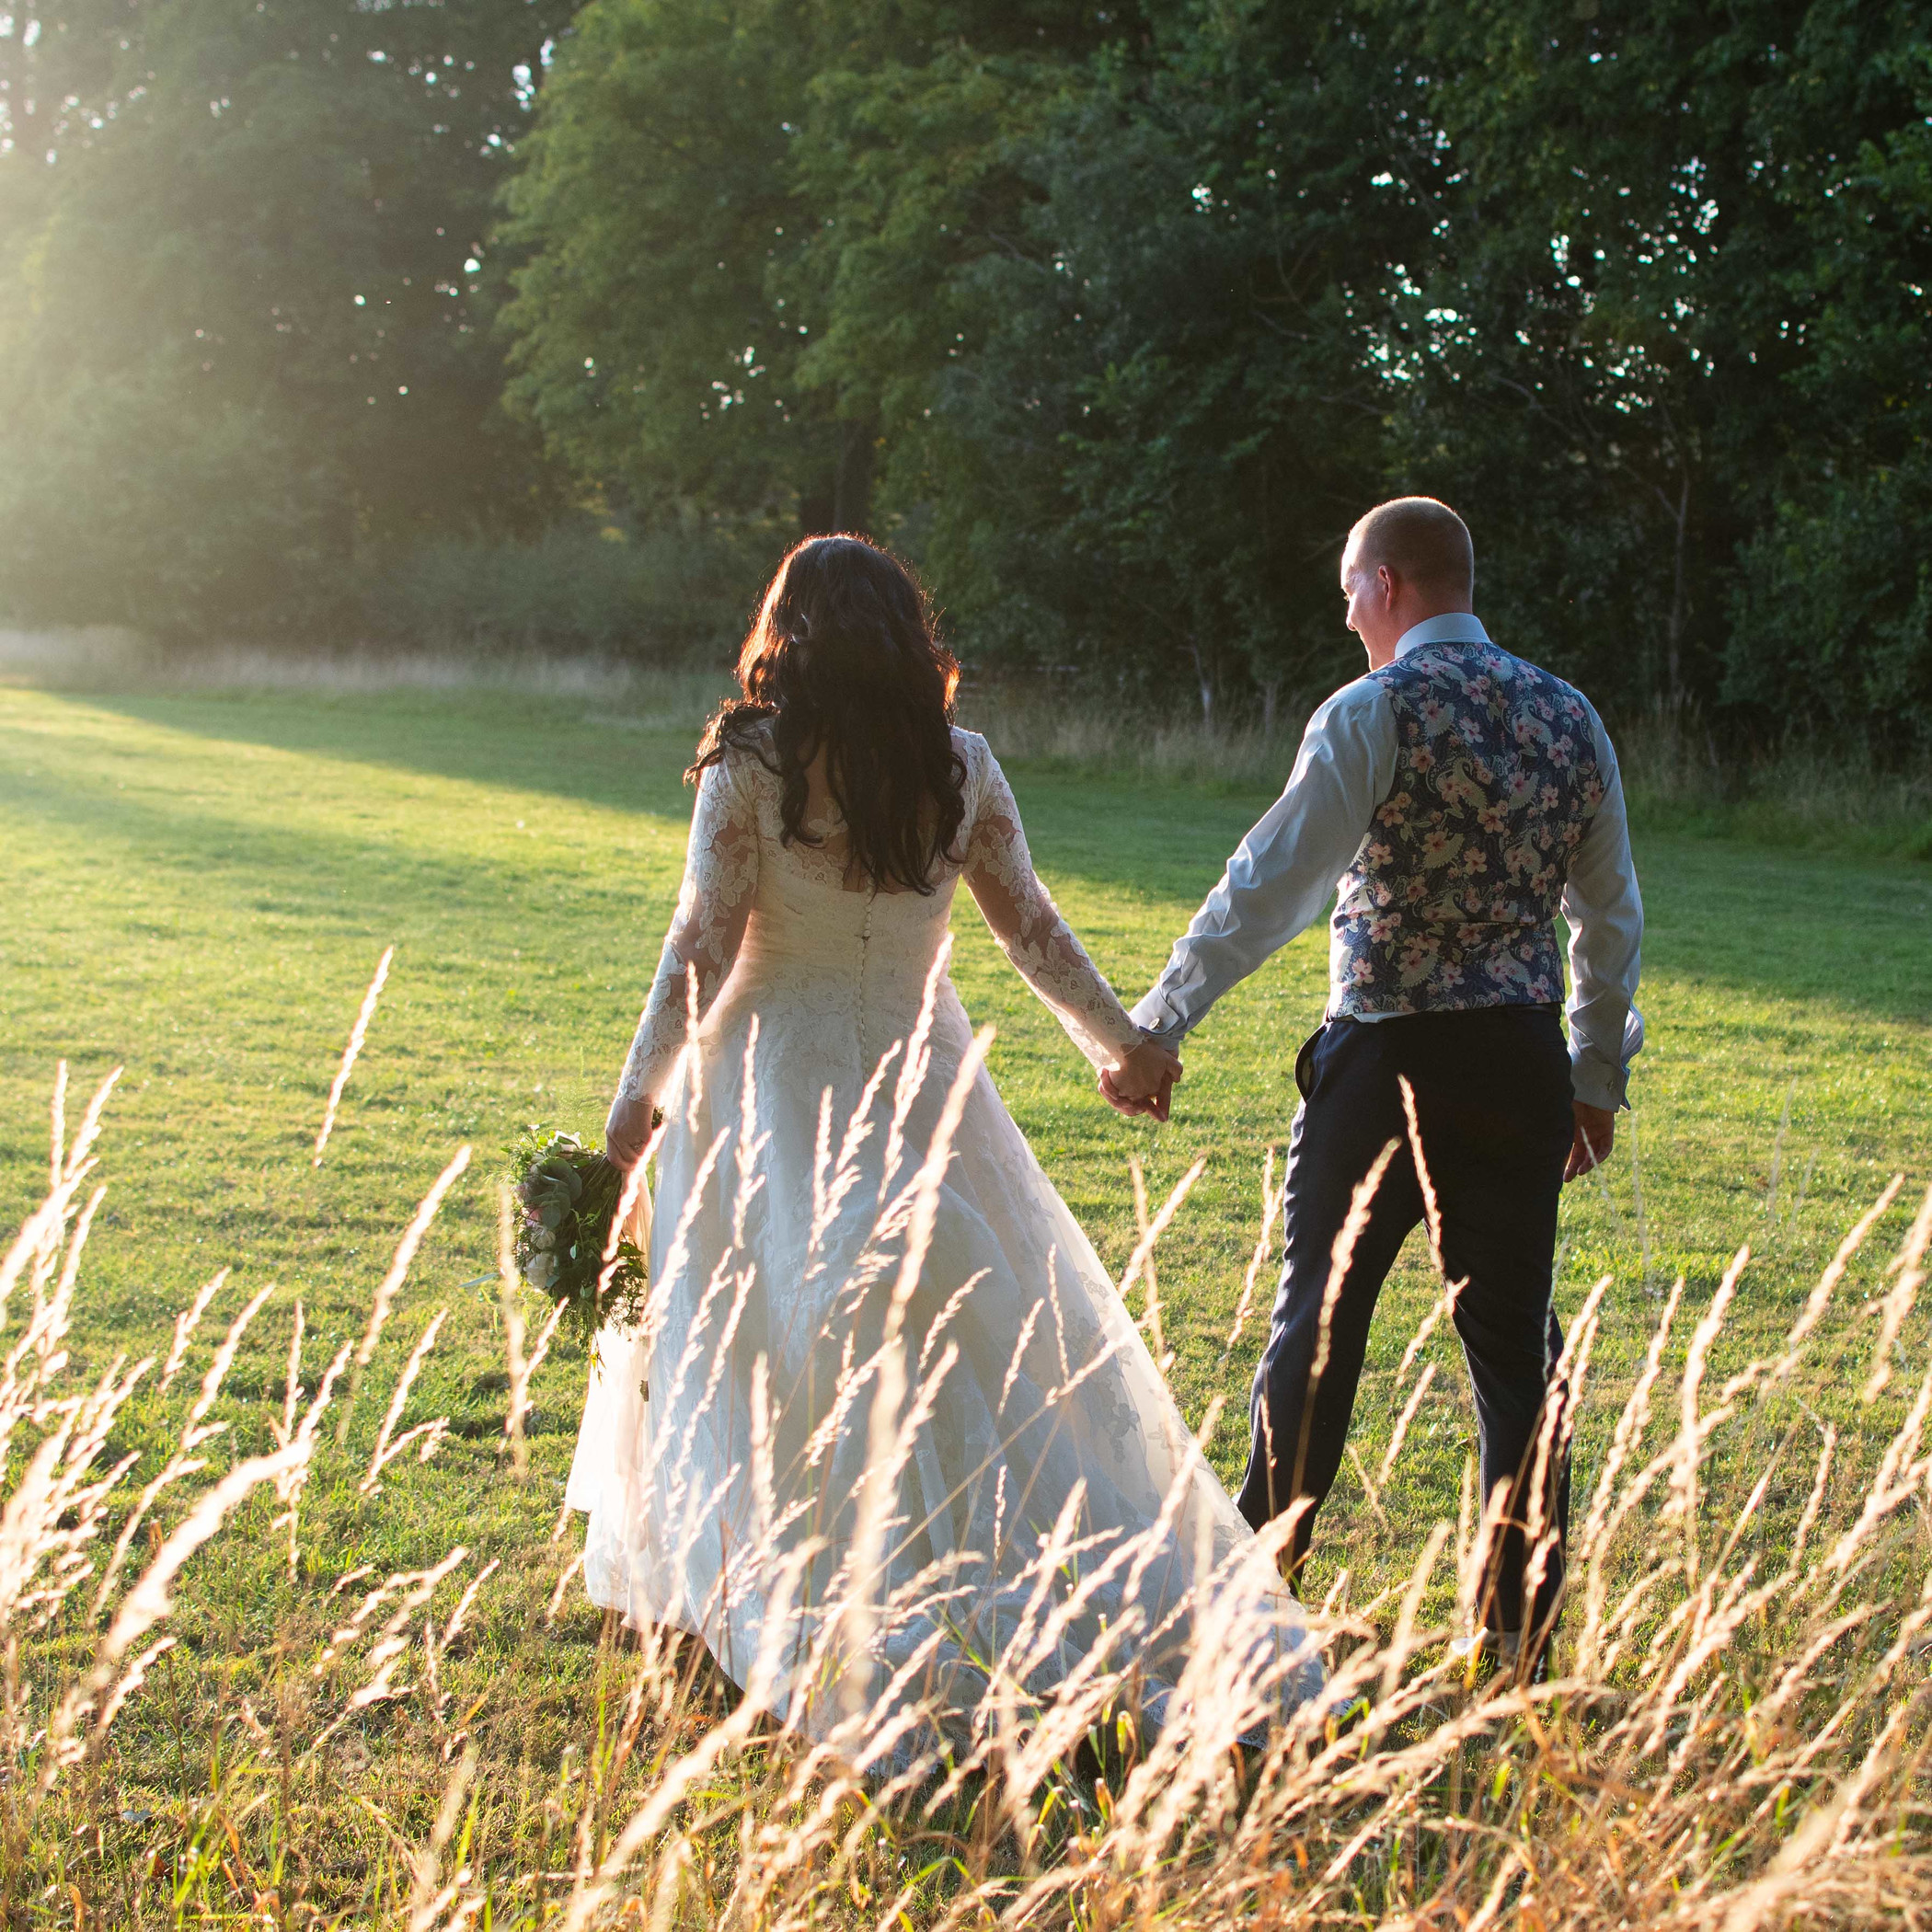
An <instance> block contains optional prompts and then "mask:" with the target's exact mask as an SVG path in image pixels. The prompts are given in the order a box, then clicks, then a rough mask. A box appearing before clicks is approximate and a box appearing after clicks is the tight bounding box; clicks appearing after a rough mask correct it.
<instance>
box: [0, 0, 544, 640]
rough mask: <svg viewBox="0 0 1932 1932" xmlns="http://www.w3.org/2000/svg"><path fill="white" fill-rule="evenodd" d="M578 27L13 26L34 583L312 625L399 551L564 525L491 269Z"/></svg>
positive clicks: (24, 543)
mask: <svg viewBox="0 0 1932 1932" xmlns="http://www.w3.org/2000/svg"><path fill="white" fill-rule="evenodd" d="M562 17H564V16H563V15H562V13H561V11H559V12H558V13H557V14H554V15H552V16H550V17H549V18H548V19H546V15H545V13H544V10H543V0H458V4H452V5H442V6H401V7H395V8H382V9H378V8H373V7H367V6H359V5H357V4H355V0H261V4H259V5H258V4H257V0H159V4H157V5H155V6H147V7H143V8H140V9H133V8H129V7H126V6H118V5H112V4H110V0H73V5H72V6H71V9H70V11H69V12H68V13H67V14H66V15H65V16H64V17H62V18H60V19H56V20H48V19H35V18H29V20H28V21H26V22H25V29H26V30H25V31H16V32H15V33H14V34H13V35H11V36H10V37H9V41H10V43H11V45H10V51H11V52H13V54H14V56H15V64H14V66H13V68H12V69H11V70H10V72H9V73H8V75H7V92H6V97H5V98H6V111H7V116H8V128H7V133H8V137H9V140H10V146H9V147H8V148H7V149H6V151H5V152H4V153H0V178H4V184H5V187H4V190H0V192H5V206H6V213H5V215H4V216H0V224H4V225H0V257H4V261H5V266H6V277H5V281H4V283H0V544H4V546H5V549H4V552H0V556H4V570H5V578H6V587H7V591H8V592H9V595H10V599H11V601H13V602H14V603H16V604H18V605H24V606H26V607H28V608H29V609H30V610H32V611H34V612H35V613H36V614H39V615H56V616H76V617H102V616H107V617H113V618H119V619H121V620H122V621H125V622H130V623H135V624H144V625H148V626H153V627H164V628H180V629H189V628H201V627H215V628H223V629H229V630H236V629H245V628H246V629H252V630H257V631H259V630H264V629H266V630H268V631H270V632H273V631H275V630H278V629H284V628H289V627H296V628H304V627H307V628H313V627H316V626H317V625H318V624H326V623H327V622H328V620H329V619H330V618H331V617H333V616H335V615H338V614H339V611H340V610H341V608H342V604H343V599H344V595H345V592H347V590H348V588H349V586H350V584H351V581H353V579H354V577H355V574H356V572H357V571H358V570H359V569H362V568H364V567H365V566H366V564H367V561H368V559H369V558H370V557H371V556H372V554H380V553H381V552H382V551H383V550H384V549H385V547H393V546H398V545H407V544H409V543H411V542H415V541H420V540H423V539H425V538H428V537H430V536H433V535H440V534H443V533H445V532H449V531H453V530H466V529H470V528H474V527H477V526H479V525H481V526H487V525H491V524H496V523H505V522H509V523H515V522H516V521H518V520H519V519H523V520H528V519H530V518H532V517H533V516H534V517H535V518H536V519H537V520H539V521H540V520H541V519H542V518H543V517H544V516H545V515H546V514H547V513H548V510H549V508H550V504H549V500H548V497H547V495H546V492H547V491H548V489H549V485H548V484H547V482H546V478H545V477H544V473H543V471H542V469H541V466H538V465H536V464H535V462H534V461H533V453H532V452H530V451H529V450H527V449H525V448H523V447H520V439H519V438H518V437H517V436H516V435H514V434H505V433H503V425H502V420H501V417H500V410H499V408H498V398H499V392H500V385H501V380H502V367H501V364H502V356H501V351H500V346H498V345H496V344H495V343H493V342H492V340H491V339H490V335H489V316H490V313H491V307H492V304H491V299H490V293H489V282H488V279H487V277H486V276H485V275H484V274H483V273H482V272H481V271H482V263H483V258H484V255H485V252H486V251H485V242H486V237H487V236H488V234H489V229H490V226H491V224H492V222H493V220H494V202H495V196H496V194H497V191H498V188H499V185H500V180H501V178H502V177H503V176H504V174H505V173H506V172H507V168H506V163H507V160H508V156H509V152H510V144H511V140H512V137H513V135H514V134H515V132H517V131H518V128H519V126H520V123H521V122H522V121H523V118H524V110H523V107H522V106H521V104H520V101H519V85H518V80H517V73H516V70H517V69H518V67H519V66H520V65H521V66H523V68H524V69H525V71H526V73H527V71H528V70H529V68H531V67H532V66H534V65H535V63H536V62H537V61H538V58H539V49H540V47H541V45H542V43H543V41H544V40H545V39H546V34H547V33H548V31H549V29H550V28H551V26H553V25H557V24H561V19H562ZM14 24H16V26H17V27H18V26H19V24H20V23H14ZM29 32H32V33H33V35H34V44H33V46H32V47H31V48H29V47H27V46H25V45H24V42H25V40H26V38H27V34H28V33H29ZM8 44H9V42H0V46H6V45H8ZM83 56H85V58H83ZM50 97H52V98H55V99H58V100H59V101H61V102H62V103H63V105H61V106H60V107H59V108H58V109H54V110H52V111H50V109H49V106H48V101H49V98H50ZM29 106H30V109H31V111H29ZM29 140H30V141H31V142H32V146H31V148H29V145H28V143H29Z"/></svg>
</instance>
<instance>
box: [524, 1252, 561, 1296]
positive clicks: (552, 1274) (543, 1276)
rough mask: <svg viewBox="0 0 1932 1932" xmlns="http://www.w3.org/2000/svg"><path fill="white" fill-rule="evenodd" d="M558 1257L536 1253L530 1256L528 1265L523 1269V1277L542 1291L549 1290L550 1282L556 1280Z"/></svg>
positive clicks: (546, 1291)
mask: <svg viewBox="0 0 1932 1932" xmlns="http://www.w3.org/2000/svg"><path fill="white" fill-rule="evenodd" d="M557 1272H558V1259H557V1257H556V1256H555V1255H554V1254H536V1255H532V1256H531V1257H530V1265H529V1266H528V1267H527V1268H525V1269H524V1270H523V1279H524V1280H525V1281H526V1282H529V1283H530V1285H531V1286H532V1287H533V1288H535V1289H537V1290H539V1291H540V1292H542V1293H545V1294H547V1293H548V1292H549V1288H550V1284H551V1283H552V1282H555V1281H556V1279H557Z"/></svg>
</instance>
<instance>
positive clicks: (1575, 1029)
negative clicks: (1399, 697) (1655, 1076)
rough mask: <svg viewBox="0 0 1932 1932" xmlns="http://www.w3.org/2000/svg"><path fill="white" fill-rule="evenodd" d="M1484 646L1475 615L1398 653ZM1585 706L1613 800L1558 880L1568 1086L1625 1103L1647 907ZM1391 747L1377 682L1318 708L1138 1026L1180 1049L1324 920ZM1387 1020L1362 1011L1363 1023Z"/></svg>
mask: <svg viewBox="0 0 1932 1932" xmlns="http://www.w3.org/2000/svg"><path fill="white" fill-rule="evenodd" d="M1489 641H1490V638H1489V632H1488V631H1486V630H1485V629H1484V628H1483V627H1482V625H1481V623H1480V622H1479V621H1478V619H1477V618H1475V617H1473V616H1470V615H1466V614H1451V615H1445V616H1441V617H1430V618H1427V619H1425V620H1424V621H1423V622H1422V623H1420V624H1418V625H1416V626H1414V627H1412V628H1411V629H1409V630H1407V631H1405V632H1404V633H1403V635H1402V638H1401V641H1400V642H1399V643H1398V644H1397V646H1396V655H1397V657H1398V658H1401V657H1406V656H1408V655H1409V652H1410V651H1412V650H1420V648H1421V647H1422V646H1423V645H1425V644H1487V643H1489ZM1585 708H1586V709H1588V710H1589V718H1590V730H1591V734H1592V736H1593V740H1594V742H1595V745H1596V757H1597V768H1598V770H1599V771H1601V772H1602V774H1603V776H1604V801H1603V803H1602V805H1601V806H1599V807H1598V809H1597V812H1596V816H1595V817H1594V818H1593V819H1592V820H1591V822H1590V826H1589V829H1588V830H1587V831H1586V832H1585V833H1584V834H1583V839H1582V843H1581V845H1578V847H1577V849H1576V852H1575V854H1574V855H1573V856H1572V857H1571V859H1570V877H1569V880H1568V882H1567V883H1566V884H1565V886H1564V888H1563V901H1562V910H1563V917H1564V919H1565V920H1566V921H1567V922H1568V924H1569V926H1570V1007H1569V1013H1570V1081H1571V1085H1572V1087H1574V1089H1575V1092H1576V1097H1577V1098H1578V1099H1579V1100H1581V1101H1584V1102H1586V1103H1587V1104H1588V1105H1590V1106H1592V1107H1604V1108H1616V1107H1620V1106H1622V1105H1624V1104H1625V1100H1624V1088H1625V1083H1626V1079H1627V1074H1628V1069H1629V1063H1630V1060H1631V1058H1632V1057H1633V1056H1634V1055H1635V1054H1636V1052H1638V1050H1639V1048H1640V1047H1641V1046H1642V1045H1643V1016H1642V1015H1641V1014H1640V1013H1639V1012H1638V1010H1637V1006H1636V997H1637V975H1638V965H1639V951H1640V949H1641V947H1642V943H1643V901H1642V899H1641V898H1640V897H1639V893H1638V890H1637V872H1636V868H1635V867H1634V866H1633V865H1632V863H1631V859H1630V831H1629V824H1628V822H1627V816H1626V813H1625V809H1624V786H1623V779H1622V776H1620V775H1619V773H1618V771H1617V768H1616V751H1615V750H1614V749H1613V748H1612V746H1611V743H1610V734H1609V733H1608V732H1607V731H1605V730H1604V724H1603V720H1602V719H1600V718H1599V717H1598V716H1597V715H1596V712H1595V711H1594V710H1593V709H1590V707H1589V706H1588V704H1587V701H1586V705H1585ZM1396 753H1397V739H1396V719H1395V713H1394V712H1393V710H1391V709H1390V707H1389V702H1388V697H1387V696H1386V693H1385V692H1384V690H1383V688H1382V686H1381V685H1380V684H1378V683H1376V681H1375V680H1374V678H1371V677H1361V678H1357V679H1356V681H1355V682H1354V683H1353V684H1344V685H1343V686H1342V688H1341V689H1340V691H1338V692H1336V694H1335V695H1334V696H1332V697H1331V698H1329V699H1328V702H1327V703H1326V704H1324V705H1323V706H1322V707H1321V708H1320V709H1319V710H1317V712H1316V714H1315V716H1314V717H1313V718H1311V719H1309V720H1308V729H1307V730H1305V732H1304V733H1303V734H1302V744H1301V750H1300V752H1299V753H1296V756H1295V760H1294V770H1293V771H1292V772H1291V773H1290V774H1289V776H1288V784H1287V787H1286V788H1285V789H1284V790H1283V791H1282V795H1281V797H1280V798H1279V799H1276V800H1275V801H1274V803H1273V804H1272V805H1271V806H1270V807H1269V809H1268V810H1267V811H1266V812H1264V813H1263V814H1262V816H1261V819H1260V821H1259V823H1258V824H1257V825H1256V826H1255V828H1254V829H1253V831H1251V832H1250V833H1249V834H1248V836H1247V837H1246V838H1244V839H1243V840H1242V841H1241V844H1240V845H1239V846H1238V848H1237V849H1236V852H1235V856H1234V857H1232V858H1231V859H1229V860H1228V862H1227V870H1226V871H1225V872H1224V873H1223V874H1222V875H1221V882H1220V883H1219V884H1218V885H1217V886H1216V887H1215V888H1214V890H1213V891H1212V892H1210V893H1209V894H1208V896H1207V900H1206V903H1204V904H1203V905H1202V908H1201V910H1200V911H1199V912H1198V913H1196V914H1194V918H1193V923H1192V924H1191V925H1190V926H1189V927H1188V929H1187V932H1186V933H1185V934H1184V935H1183V936H1182V937H1181V938H1180V939H1179V941H1178V942H1177V943H1176V945H1175V948H1174V951H1173V954H1172V956H1171V957H1170V958H1169V959H1168V960H1167V970H1166V971H1165V972H1162V974H1161V976H1160V978H1159V980H1158V981H1156V983H1155V986H1154V989H1153V991H1152V992H1150V993H1149V994H1148V995H1147V996H1146V997H1145V998H1144V999H1143V1000H1142V1001H1141V1002H1140V1004H1139V1005H1138V1006H1135V1007H1134V1009H1133V1018H1134V1019H1135V1021H1136V1022H1137V1023H1138V1024H1139V1025H1141V1026H1142V1027H1144V1028H1145V1029H1147V1031H1148V1032H1150V1033H1152V1034H1154V1035H1155V1036H1156V1038H1157V1039H1159V1040H1161V1041H1164V1042H1165V1043H1166V1044H1167V1045H1169V1046H1173V1045H1177V1044H1179V1041H1180V1040H1181V1039H1182V1037H1183V1036H1184V1035H1186V1034H1187V1033H1188V1032H1189V1031H1190V1029H1192V1028H1193V1027H1195V1026H1196V1025H1198V1024H1199V1022H1200V1021H1201V1019H1202V1017H1203V1016H1204V1015H1205V1014H1206V1012H1207V1010H1208V1008H1209V1007H1210V1006H1213V1004H1214V1002H1215V1001H1216V1000H1217V999H1219V998H1220V997H1221V995H1223V994H1224V993H1225V992H1226V991H1227V990H1228V988H1229V987H1230V986H1233V985H1235V984H1236V983H1238V982H1239V981H1241V980H1244V979H1246V978H1247V977H1248V974H1249V973H1250V972H1253V971H1254V970H1255V969H1256V967H1258V966H1259V965H1260V964H1261V962H1262V961H1263V960H1266V959H1268V958H1269V957H1270V955H1271V954H1272V953H1274V952H1276V951H1278V950H1279V949H1281V948H1282V947H1283V946H1285V945H1287V943H1288V942H1289V940H1291V939H1292V938H1294V937H1295V935H1296V934H1297V933H1300V932H1302V931H1303V930H1305V928H1306V927H1308V926H1312V925H1313V924H1314V923H1315V921H1316V920H1317V919H1318V918H1320V916H1321V915H1322V913H1323V912H1324V911H1325V910H1326V909H1327V906H1328V901H1329V899H1330V898H1331V897H1332V896H1333V894H1334V891H1335V887H1336V884H1337V881H1338V880H1340V878H1341V875H1342V874H1343V873H1344V872H1346V871H1347V870H1348V868H1349V867H1350V865H1351V863H1352V862H1353V860H1354V857H1355V853H1356V851H1357V849H1358V848H1359V847H1360V845H1361V844H1362V841H1363V836H1364V835H1365V834H1366V833H1367V831H1368V829H1369V825H1370V822H1371V821H1372V820H1373V819H1374V813H1375V809H1376V807H1377V806H1379V805H1380V804H1381V803H1382V801H1383V800H1384V799H1386V798H1387V797H1388V795H1389V792H1390V790H1391V788H1393V786H1394V784H1395V776H1396ZM1392 1017H1393V1016H1389V1015H1376V1016H1373V1017H1372V1016H1366V1015H1364V1016H1362V1018H1363V1021H1364V1023H1365V1024H1374V1023H1378V1022H1379V1021H1380V1020H1382V1019H1385V1018H1392Z"/></svg>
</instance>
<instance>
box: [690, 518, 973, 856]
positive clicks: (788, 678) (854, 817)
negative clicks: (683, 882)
mask: <svg viewBox="0 0 1932 1932" xmlns="http://www.w3.org/2000/svg"><path fill="white" fill-rule="evenodd" d="M959 683H960V667H959V664H958V662H957V661H956V660H955V659H954V657H953V655H952V653H951V652H950V651H949V650H947V648H946V647H945V645H943V644H942V643H940V641H939V639H938V637H937V633H936V632H935V630H934V627H933V614H932V605H931V604H930V603H929V602H928V601H927V598H926V592H925V591H924V590H923V589H922V588H921V587H920V584H919V581H918V580H917V578H915V577H914V575H913V573H912V571H911V570H909V569H907V568H906V566H905V565H904V564H903V563H901V562H900V561H899V559H898V558H896V557H893V556H891V554H889V553H888V552H887V551H884V550H881V549H880V547H879V546H877V545H876V544H871V543H868V542H867V541H866V539H865V538H864V537H862V536H814V537H808V538H807V539H806V540H805V541H804V542H803V543H802V544H799V546H797V547H796V548H795V549H794V550H792V551H791V553H790V554H789V555H788V557H787V558H786V559H785V561H784V562H783V563H781V564H780V565H779V566H778V572H777V575H776V576H775V577H774V578H773V579H772V581H771V587H770V588H769V589H768V590H767V591H766V592H765V602H764V603H763V604H761V605H760V607H759V611H758V618H757V622H756V623H754V624H753V626H752V630H751V635H750V636H749V637H748V638H745V640H744V648H743V649H742V650H741V651H740V652H739V653H738V684H739V688H740V689H741V690H742V692H743V693H744V696H742V698H738V699H735V700H730V701H728V702H727V703H725V704H723V705H721V706H720V707H719V710H718V713H717V715H716V716H715V717H714V718H713V719H711V721H710V723H709V724H707V726H706V727H705V734H704V736H703V737H702V738H701V739H700V740H699V741H698V746H697V755H696V758H694V759H693V760H692V762H691V769H690V770H689V771H688V772H686V773H685V775H684V776H686V777H687V778H693V779H695V778H696V776H698V774H699V773H701V772H702V771H703V770H704V769H705V767H706V766H707V765H716V764H717V763H718V762H719V759H721V758H722V757H723V756H724V754H725V753H726V751H727V750H729V749H737V750H741V751H745V752H749V753H752V754H753V756H754V757H756V758H758V759H759V760H760V761H761V762H762V763H763V764H764V765H765V768H766V769H767V770H770V771H775V772H776V774H777V775H778V778H779V784H780V790H779V803H778V812H779V817H780V819H781V821H782V822H783V824H784V834H783V835H784V838H785V840H786V843H787V844H789V843H790V842H791V841H792V840H794V839H796V840H798V842H799V844H800V845H817V844H818V843H819V841H818V840H817V839H815V838H814V837H812V836H811V834H809V833H808V832H806V831H805V829H804V823H805V799H806V782H805V768H806V766H807V765H810V764H811V761H812V760H813V759H814V758H815V757H817V756H818V754H819V753H820V752H821V751H823V753H824V754H825V782H826V784H827V786H828V787H829V788H830V789H831V792H832V798H833V802H834V804H835V805H836V806H837V807H838V810H839V811H840V813H841V815H842V816H843V817H844V819H845V830H846V834H847V836H848V837H849V839H850V841H851V854H852V861H853V864H854V865H855V867H856V868H857V869H858V870H859V871H861V872H863V873H864V874H865V876H866V877H867V878H868V880H870V881H871V882H872V883H873V884H874V885H876V886H881V887H898V888H902V889H903V890H905V891H914V892H930V891H932V890H933V874H934V872H935V871H936V870H937V868H938V864H939V861H940V860H941V859H942V858H943V857H947V856H949V855H950V854H951V852H952V848H953V841H954V840H955V839H956V838H957V837H958V836H959V831H960V821H961V820H962V819H963V818H964V817H965V815H966V799H965V791H964V787H965V781H966V765H965V761H964V760H963V759H962V758H961V757H960V754H959V753H957V752H956V751H954V749H953V744H952V732H951V730H950V729H949V728H950V726H951V723H952V700H953V694H954V692H955V691H957V690H958V688H959ZM774 759H776V763H774Z"/></svg>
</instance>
